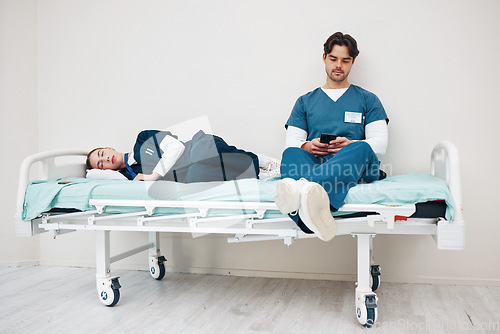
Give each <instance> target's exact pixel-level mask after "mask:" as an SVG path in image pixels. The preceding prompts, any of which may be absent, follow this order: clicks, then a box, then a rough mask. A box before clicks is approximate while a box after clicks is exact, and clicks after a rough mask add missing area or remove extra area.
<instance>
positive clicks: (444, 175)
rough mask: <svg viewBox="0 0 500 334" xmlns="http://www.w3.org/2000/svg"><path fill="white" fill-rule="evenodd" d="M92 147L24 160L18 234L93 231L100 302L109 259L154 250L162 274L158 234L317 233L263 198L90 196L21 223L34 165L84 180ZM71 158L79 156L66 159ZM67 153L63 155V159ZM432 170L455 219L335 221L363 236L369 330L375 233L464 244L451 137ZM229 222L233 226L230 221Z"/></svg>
mask: <svg viewBox="0 0 500 334" xmlns="http://www.w3.org/2000/svg"><path fill="white" fill-rule="evenodd" d="M86 154H87V152H84V151H75V150H59V151H50V152H42V153H38V154H34V155H31V156H29V157H27V158H26V159H25V160H24V161H23V163H22V165H21V171H20V177H19V188H18V198H17V210H16V212H17V213H16V219H15V226H16V235H23V236H33V235H35V234H38V233H42V232H51V233H53V234H54V237H55V236H58V235H61V234H64V233H68V232H73V231H77V230H87V231H88V230H91V231H95V232H96V235H97V239H96V284H97V291H98V294H99V298H100V300H101V302H102V303H103V304H105V305H107V306H113V305H115V304H116V303H117V302H118V300H119V298H120V290H119V288H120V284H119V281H118V277H116V276H112V275H111V270H110V264H111V263H113V262H116V261H118V260H121V259H124V258H126V257H129V256H131V255H134V254H137V253H138V252H142V251H146V250H149V267H150V272H151V275H152V276H153V278H155V279H162V278H163V276H164V275H165V265H164V264H163V262H164V261H165V258H164V257H163V256H162V255H161V253H160V232H184V233H193V234H198V233H199V234H209V233H218V234H228V235H231V236H230V237H228V242H231V243H237V242H247V241H259V240H275V239H281V240H283V241H284V243H285V244H286V245H288V246H290V245H291V244H292V243H293V242H294V241H295V240H297V239H302V238H312V237H315V236H314V235H309V234H305V233H303V232H302V231H301V230H300V229H299V228H298V227H297V226H296V225H295V224H294V223H293V222H292V220H291V219H289V218H288V217H286V218H265V217H264V214H265V212H266V211H267V210H277V208H276V206H275V204H274V203H268V202H267V203H259V202H204V201H199V202H186V201H184V202H180V201H162V200H155V201H139V200H90V204H91V205H93V206H95V208H96V209H95V210H93V211H87V212H77V213H66V214H43V215H42V216H41V217H38V218H36V219H33V220H28V221H23V220H22V219H21V214H22V211H23V205H24V194H25V191H26V187H27V186H28V184H29V182H30V179H31V178H30V171H31V172H33V170H34V169H35V168H32V167H33V166H34V165H36V164H35V163H40V164H41V169H40V172H41V177H37V178H36V179H42V180H51V179H57V178H62V177H70V176H72V177H75V176H79V177H83V176H84V174H85V166H84V163H83V160H84V156H86ZM68 156H77V157H79V159H77V160H78V161H75V160H74V159H73V160H72V161H67V159H65V158H66V157H68ZM61 157H64V158H61ZM431 174H432V175H434V176H435V177H438V178H440V179H442V180H444V181H445V182H446V183H447V184H448V186H449V188H450V191H451V194H452V197H453V201H454V204H455V208H456V212H455V217H454V220H453V221H446V220H445V219H444V218H440V219H408V220H407V221H395V216H410V215H411V214H412V213H413V212H415V205H404V206H395V207H394V206H384V205H374V204H368V205H353V204H352V205H351V204H349V205H344V206H342V207H341V208H340V211H348V212H353V211H355V212H376V213H377V214H376V215H369V216H366V217H362V218H343V219H342V218H337V219H336V221H337V224H338V231H337V235H352V236H353V237H357V240H358V247H357V248H358V258H357V268H358V269H357V283H356V289H355V304H356V309H355V311H356V317H357V319H358V321H359V322H360V324H362V325H364V326H367V327H370V326H372V325H373V323H374V322H375V321H376V319H377V300H378V298H377V295H376V294H375V293H374V291H375V290H376V289H377V288H378V286H379V283H380V278H379V275H380V273H379V270H378V266H377V265H373V264H372V263H371V259H372V256H371V253H372V239H373V238H374V237H375V236H376V235H377V234H416V235H417V234H420V235H424V234H428V235H431V236H433V237H434V238H435V240H436V243H437V247H438V248H439V249H463V248H464V245H465V223H464V220H463V208H462V197H461V190H460V172H459V157H458V151H457V149H456V148H455V146H454V145H453V144H451V143H450V142H447V141H443V142H440V143H438V144H437V145H436V146H435V148H434V150H433V151H432V154H431ZM106 206H133V207H143V208H144V211H141V212H135V213H127V214H107V213H104V212H103V211H104V208H105V207H106ZM162 207H183V208H194V209H198V213H189V214H180V215H170V216H152V214H153V213H154V211H155V209H157V208H162ZM216 208H227V209H248V210H249V211H251V212H254V213H251V214H241V215H233V216H229V217H227V216H213V215H208V214H207V213H208V212H209V210H210V209H216ZM228 222H231V224H228ZM111 231H128V232H149V243H148V244H146V245H143V246H141V247H138V248H135V249H132V250H130V251H127V252H125V253H122V254H118V255H114V256H111V255H110V232H111Z"/></svg>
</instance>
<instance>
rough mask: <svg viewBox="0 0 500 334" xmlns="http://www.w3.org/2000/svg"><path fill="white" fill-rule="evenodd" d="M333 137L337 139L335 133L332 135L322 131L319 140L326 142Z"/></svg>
mask: <svg viewBox="0 0 500 334" xmlns="http://www.w3.org/2000/svg"><path fill="white" fill-rule="evenodd" d="M335 139H337V135H332V134H330V133H322V134H321V135H320V137H319V142H320V143H325V144H328V143H330V142H331V141H332V140H335Z"/></svg>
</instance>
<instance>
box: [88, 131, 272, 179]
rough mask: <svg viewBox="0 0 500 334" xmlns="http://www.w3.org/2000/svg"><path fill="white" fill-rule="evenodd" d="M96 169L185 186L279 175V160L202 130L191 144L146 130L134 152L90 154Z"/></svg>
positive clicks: (108, 150)
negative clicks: (232, 143)
mask: <svg viewBox="0 0 500 334" xmlns="http://www.w3.org/2000/svg"><path fill="white" fill-rule="evenodd" d="M93 168H97V169H104V170H106V169H111V170H117V171H119V172H120V173H122V174H123V175H125V176H126V177H127V178H128V179H129V180H138V181H155V180H158V179H161V180H169V181H176V182H183V183H191V182H207V181H227V180H236V179H242V178H260V179H265V178H269V177H273V176H279V162H278V161H277V160H275V159H272V158H269V157H266V156H264V155H257V154H254V153H252V152H247V151H244V150H240V149H238V148H236V147H234V146H230V145H228V144H227V143H226V142H225V141H224V140H223V139H222V138H220V137H218V136H214V135H209V134H205V133H204V132H203V131H201V130H200V131H198V132H197V133H196V134H195V135H194V136H193V138H192V139H191V140H189V141H187V142H181V141H180V140H178V139H177V136H175V135H173V134H172V133H170V132H169V131H158V130H144V131H142V132H141V133H139V135H138V136H137V140H136V143H135V145H134V148H133V151H132V152H130V153H121V152H118V151H116V150H115V149H113V148H110V147H106V148H96V149H93V150H92V151H90V152H89V154H88V155H87V169H93Z"/></svg>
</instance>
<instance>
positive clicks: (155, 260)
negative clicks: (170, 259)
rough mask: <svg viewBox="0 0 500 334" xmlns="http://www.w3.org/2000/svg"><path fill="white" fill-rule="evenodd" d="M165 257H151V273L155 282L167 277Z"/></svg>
mask: <svg viewBox="0 0 500 334" xmlns="http://www.w3.org/2000/svg"><path fill="white" fill-rule="evenodd" d="M166 261H167V259H165V257H164V256H150V257H149V273H150V274H151V276H152V277H153V278H154V279H155V280H158V281H159V280H161V279H162V278H163V277H165V264H164V263H163V262H166Z"/></svg>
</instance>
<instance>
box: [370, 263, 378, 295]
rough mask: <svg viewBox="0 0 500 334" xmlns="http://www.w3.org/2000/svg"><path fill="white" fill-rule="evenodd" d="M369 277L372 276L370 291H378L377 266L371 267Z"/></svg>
mask: <svg viewBox="0 0 500 334" xmlns="http://www.w3.org/2000/svg"><path fill="white" fill-rule="evenodd" d="M371 275H372V291H373V292H375V290H377V289H378V287H379V286H380V266H379V265H378V264H374V265H372V266H371Z"/></svg>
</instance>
